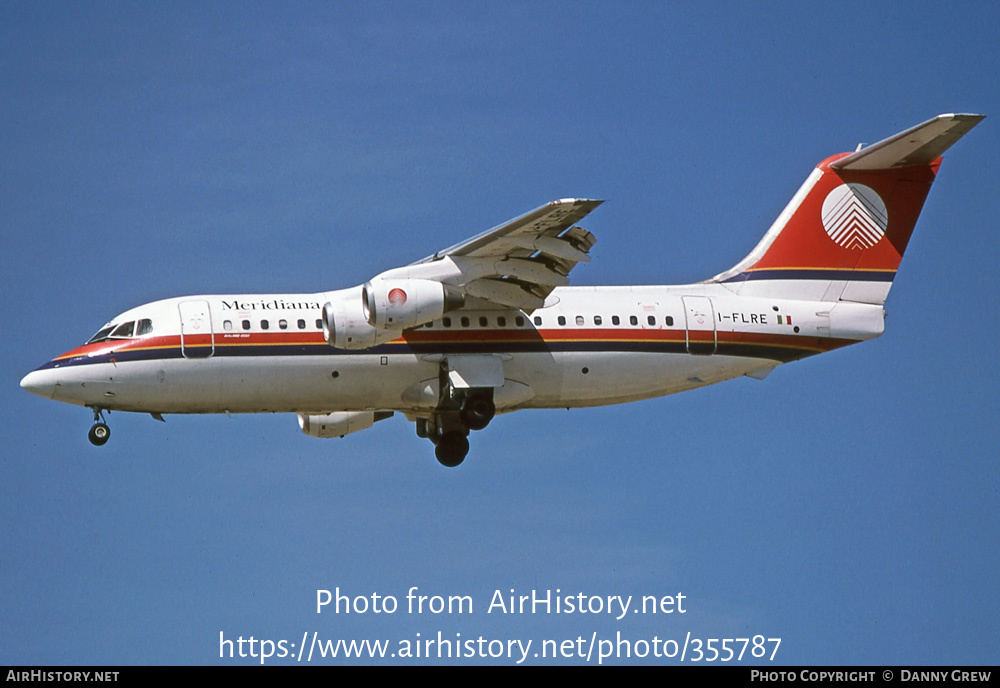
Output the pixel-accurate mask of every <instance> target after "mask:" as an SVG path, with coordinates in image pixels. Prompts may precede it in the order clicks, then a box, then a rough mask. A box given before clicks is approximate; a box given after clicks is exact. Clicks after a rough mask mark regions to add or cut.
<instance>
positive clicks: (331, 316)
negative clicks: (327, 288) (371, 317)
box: [322, 287, 402, 349]
mask: <svg viewBox="0 0 1000 688" xmlns="http://www.w3.org/2000/svg"><path fill="white" fill-rule="evenodd" d="M330 296H331V298H330V300H329V301H327V302H326V304H325V305H324V306H323V316H322V317H323V336H324V337H325V338H326V341H327V343H328V344H329V345H330V346H332V347H335V348H337V349H368V348H371V347H373V346H375V345H376V344H381V343H382V342H388V341H392V340H393V339H395V338H396V337H398V336H399V335H401V334H402V328H400V329H398V330H386V329H379V328H376V327H372V326H371V325H370V324H368V319H367V318H366V317H365V309H364V304H363V301H362V298H363V296H364V290H363V289H362V290H359V289H358V288H357V287H355V288H354V289H343V290H341V291H337V292H333V294H331V295H330Z"/></svg>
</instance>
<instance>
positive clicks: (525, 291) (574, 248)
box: [379, 198, 602, 311]
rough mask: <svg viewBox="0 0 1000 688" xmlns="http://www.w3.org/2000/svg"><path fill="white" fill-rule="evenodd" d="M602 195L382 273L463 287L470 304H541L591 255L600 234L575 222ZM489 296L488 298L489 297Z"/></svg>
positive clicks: (536, 213)
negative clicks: (571, 271) (469, 298)
mask: <svg viewBox="0 0 1000 688" xmlns="http://www.w3.org/2000/svg"><path fill="white" fill-rule="evenodd" d="M601 203H602V201H595V200H585V199H575V198H569V199H562V200H558V201H552V202H551V203H548V204H546V205H543V206H542V207H540V208H536V209H535V210H532V211H531V212H529V213H526V214H524V215H521V216H520V217H517V218H514V219H513V220H510V221H508V222H505V223H503V224H502V225H499V226H497V227H494V228H493V229H490V230H488V231H486V232H483V233H482V234H479V235H477V236H474V237H472V238H471V239H468V240H466V241H463V242H461V243H459V244H455V245H454V246H451V247H450V248H446V249H444V250H443V251H438V252H437V253H435V254H433V255H430V256H427V257H426V258H424V259H423V260H419V261H417V262H416V263H413V264H412V265H408V266H406V267H404V268H397V269H395V270H389V271H387V272H384V273H382V274H381V275H380V276H379V277H382V278H390V277H399V278H402V277H405V278H411V279H430V280H436V281H440V282H443V283H444V284H447V285H450V286H453V287H457V288H460V289H461V291H462V292H463V293H464V294H465V296H466V297H473V299H475V300H473V301H469V302H468V305H469V306H470V307H477V308H481V307H490V305H492V306H493V307H500V308H520V309H523V310H527V311H531V310H534V309H535V308H540V307H541V306H542V304H543V303H544V302H545V298H546V297H547V296H548V295H549V294H550V293H551V292H552V290H553V289H554V288H556V287H558V286H564V285H567V284H569V278H568V275H569V272H570V270H572V269H573V267H574V266H575V265H576V264H577V263H583V262H587V261H589V260H590V256H588V255H587V253H588V252H589V251H590V249H591V247H592V246H593V245H594V243H595V242H596V239H595V238H594V236H593V235H592V234H591V233H590V232H588V231H587V230H585V229H583V228H582V227H577V226H575V225H576V223H577V222H578V221H579V220H581V219H582V218H583V217H584V216H586V215H587V213H589V212H590V211H591V210H593V209H594V208H596V207H597V206H599V205H600V204H601ZM483 301H485V302H487V303H485V304H484V303H483Z"/></svg>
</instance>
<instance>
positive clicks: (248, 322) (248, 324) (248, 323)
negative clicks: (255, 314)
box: [243, 320, 250, 330]
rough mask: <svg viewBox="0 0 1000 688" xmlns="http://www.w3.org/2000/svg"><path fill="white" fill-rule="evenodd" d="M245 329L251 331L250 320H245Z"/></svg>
mask: <svg viewBox="0 0 1000 688" xmlns="http://www.w3.org/2000/svg"><path fill="white" fill-rule="evenodd" d="M243 329H244V330H249V329H250V321H249V320H244V321H243Z"/></svg>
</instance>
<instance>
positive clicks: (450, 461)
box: [434, 432, 469, 468]
mask: <svg viewBox="0 0 1000 688" xmlns="http://www.w3.org/2000/svg"><path fill="white" fill-rule="evenodd" d="M468 453H469V438H468V437H466V436H465V435H461V434H459V433H457V432H446V433H445V434H443V435H441V439H439V440H438V442H437V446H436V447H435V448H434V456H436V457H437V460H438V461H439V462H440V463H441V465H442V466H447V467H448V468H454V467H455V466H458V465H459V464H460V463H462V461H464V460H465V455H466V454H468Z"/></svg>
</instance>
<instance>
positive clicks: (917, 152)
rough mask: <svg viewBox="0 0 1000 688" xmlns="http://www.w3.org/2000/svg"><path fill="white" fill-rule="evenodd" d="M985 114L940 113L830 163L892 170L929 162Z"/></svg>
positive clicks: (844, 167)
mask: <svg viewBox="0 0 1000 688" xmlns="http://www.w3.org/2000/svg"><path fill="white" fill-rule="evenodd" d="M985 117H986V115H967V114H964V115H959V114H946V115H938V116H937V117H935V118H933V119H929V120H927V121H926V122H924V123H923V124H918V125H917V126H915V127H911V128H909V129H907V130H906V131H903V132H900V133H898V134H896V135H895V136H890V137H889V138H887V139H885V140H883V141H879V142H878V143H875V144H872V145H871V146H868V147H867V148H863V149H861V150H859V151H858V152H856V153H851V154H850V155H848V156H847V157H845V158H841V159H840V160H837V161H836V162H833V163H830V167H831V168H833V169H835V170H889V169H893V168H896V167H913V166H915V165H929V164H930V163H932V162H934V161H935V160H937V159H938V158H940V157H941V155H942V154H943V153H944V152H945V151H946V150H948V148H950V147H951V146H952V145H953V144H954V143H955V142H956V141H958V140H959V139H960V138H962V137H963V136H965V134H967V133H968V132H969V130H970V129H972V127H974V126H976V125H977V124H979V122H981V121H982V120H983V119H984V118H985Z"/></svg>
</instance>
